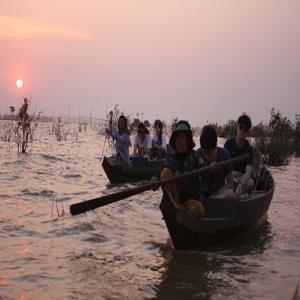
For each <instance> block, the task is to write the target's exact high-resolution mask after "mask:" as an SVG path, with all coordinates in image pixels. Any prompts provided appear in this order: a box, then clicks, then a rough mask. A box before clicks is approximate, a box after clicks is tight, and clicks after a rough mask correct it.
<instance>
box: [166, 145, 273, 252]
mask: <svg viewBox="0 0 300 300" xmlns="http://www.w3.org/2000/svg"><path fill="white" fill-rule="evenodd" d="M260 163H261V157H260V155H259V153H258V152H257V151H256V149H255V151H254V164H253V168H254V170H255V172H256V174H259V177H258V179H257V183H256V189H255V191H254V192H252V194H251V196H247V197H244V196H243V197H242V199H241V200H235V199H214V198H204V199H202V200H201V202H202V204H203V206H204V208H205V216H204V218H202V219H199V218H195V217H191V216H189V215H188V214H187V212H186V209H185V208H183V207H182V206H181V205H179V204H178V203H176V202H175V201H174V199H173V198H172V196H171V194H170V193H169V192H167V191H164V194H163V197H162V200H161V203H160V210H161V212H162V214H163V217H164V220H165V223H166V225H167V228H168V231H169V234H170V236H171V239H172V243H173V246H174V248H175V249H178V250H180V249H186V250H189V249H198V248H201V247H202V246H203V245H207V244H209V243H213V242H215V241H218V240H220V239H224V238H227V237H229V236H232V235H233V234H235V233H238V232H244V231H249V230H253V229H256V228H258V227H259V226H260V225H261V224H263V223H264V222H265V220H266V218H267V212H268V209H269V206H270V204H271V201H272V197H273V194H274V188H275V182H274V180H273V177H272V174H271V173H270V171H269V170H268V169H267V168H266V167H262V168H261V169H260V165H261V164H260Z"/></svg>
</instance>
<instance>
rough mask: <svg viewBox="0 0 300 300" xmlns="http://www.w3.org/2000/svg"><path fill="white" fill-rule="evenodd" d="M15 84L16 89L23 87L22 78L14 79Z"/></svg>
mask: <svg viewBox="0 0 300 300" xmlns="http://www.w3.org/2000/svg"><path fill="white" fill-rule="evenodd" d="M16 86H17V88H18V89H21V88H22V87H23V80H22V79H18V80H17V81H16Z"/></svg>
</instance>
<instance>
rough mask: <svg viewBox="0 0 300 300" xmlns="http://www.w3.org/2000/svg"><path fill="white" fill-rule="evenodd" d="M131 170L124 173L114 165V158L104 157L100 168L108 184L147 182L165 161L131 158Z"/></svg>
mask: <svg viewBox="0 0 300 300" xmlns="http://www.w3.org/2000/svg"><path fill="white" fill-rule="evenodd" d="M131 160H132V163H133V168H132V169H131V170H128V171H126V172H123V170H122V169H121V168H120V167H119V166H117V165H116V164H115V157H114V156H111V157H104V159H103V163H102V167H103V169H104V171H105V174H106V176H107V178H108V179H109V181H110V183H121V182H134V181H140V180H149V179H150V178H151V177H152V176H153V175H154V174H155V173H156V172H157V170H159V169H160V168H161V167H162V166H163V164H164V163H165V160H164V159H162V160H148V159H147V158H145V157H131Z"/></svg>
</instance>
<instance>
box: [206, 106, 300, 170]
mask: <svg viewBox="0 0 300 300" xmlns="http://www.w3.org/2000/svg"><path fill="white" fill-rule="evenodd" d="M210 125H212V126H214V127H215V128H216V130H217V133H218V135H219V137H223V138H229V137H232V136H234V135H235V133H236V126H237V124H236V121H234V120H229V121H228V122H227V123H226V124H225V125H220V124H218V123H210ZM248 135H249V137H250V138H255V142H256V147H257V148H258V149H259V150H260V151H261V153H262V154H263V157H264V162H265V163H267V164H268V165H274V166H279V165H285V164H288V163H289V160H290V157H291V155H292V154H293V153H296V154H297V153H300V117H297V116H296V123H295V124H293V123H292V122H291V120H289V119H288V118H287V117H284V116H283V115H282V114H281V112H280V111H278V110H275V108H272V109H271V116H270V120H269V122H267V123H263V122H260V123H258V124H257V125H255V126H253V127H252V129H251V131H250V133H249V134H248Z"/></svg>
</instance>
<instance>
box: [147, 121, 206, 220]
mask: <svg viewBox="0 0 300 300" xmlns="http://www.w3.org/2000/svg"><path fill="white" fill-rule="evenodd" d="M170 144H171V146H172V148H173V149H174V151H175V152H174V153H173V154H171V155H169V156H168V158H167V162H166V165H165V166H164V167H163V168H162V169H161V170H160V171H159V172H158V173H157V174H156V176H154V177H152V179H151V181H152V182H156V181H157V180H159V179H166V178H168V177H170V176H175V175H179V174H182V173H185V172H189V171H192V170H194V169H198V168H201V167H202V164H201V157H200V155H199V153H198V152H197V151H195V150H193V148H194V147H195V144H194V142H193V137H192V131H191V127H190V125H189V123H188V122H187V121H179V122H178V123H177V125H176V126H175V129H174V130H173V132H172V135H171V138H170ZM165 188H166V189H167V190H168V191H169V192H170V193H171V195H172V197H173V198H174V200H175V201H176V202H177V203H180V204H183V205H184V206H185V207H186V209H187V212H188V214H189V215H191V216H194V217H199V218H201V217H203V215H204V207H203V205H202V203H201V202H200V201H199V199H200V198H201V197H202V193H201V189H200V177H199V176H194V177H189V178H186V179H183V180H180V182H172V183H170V184H167V185H166V186H165Z"/></svg>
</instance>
